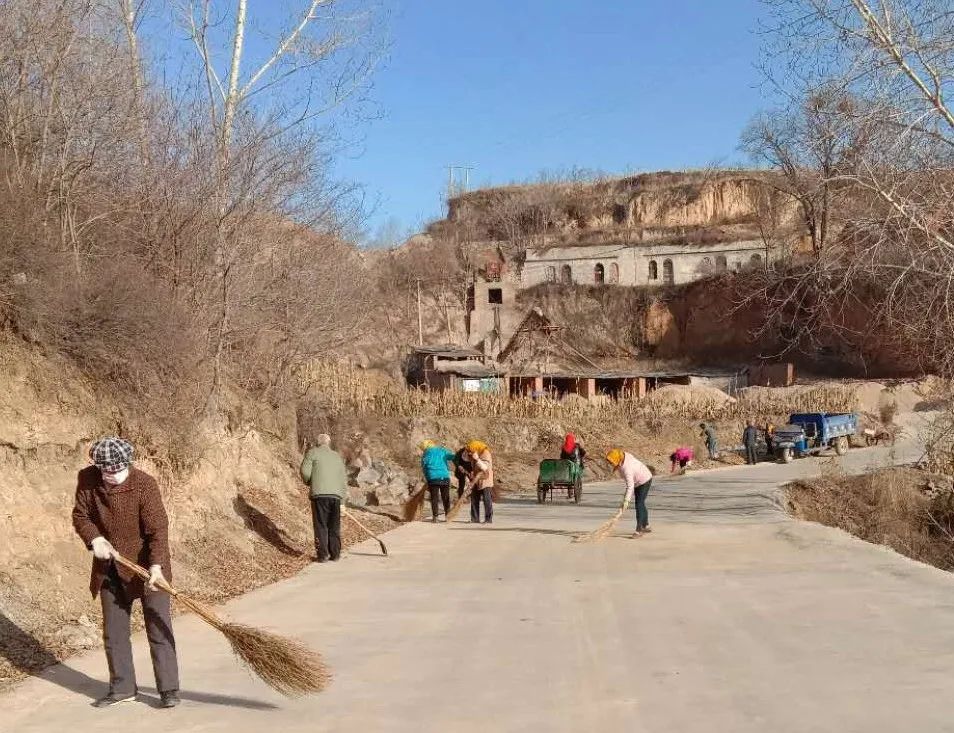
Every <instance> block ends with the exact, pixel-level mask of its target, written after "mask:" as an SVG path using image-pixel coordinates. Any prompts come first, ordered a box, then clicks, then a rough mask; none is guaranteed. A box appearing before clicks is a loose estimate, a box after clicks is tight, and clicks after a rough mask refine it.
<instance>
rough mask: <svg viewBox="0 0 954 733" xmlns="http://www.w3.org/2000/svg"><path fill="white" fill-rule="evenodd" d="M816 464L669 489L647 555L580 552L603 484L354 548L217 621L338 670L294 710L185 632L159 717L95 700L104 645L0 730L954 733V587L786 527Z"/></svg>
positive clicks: (848, 540) (658, 507)
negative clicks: (573, 499)
mask: <svg viewBox="0 0 954 733" xmlns="http://www.w3.org/2000/svg"><path fill="white" fill-rule="evenodd" d="M907 450H908V448H906V447H904V446H900V447H899V453H900V454H901V457H904V454H905V452H906V451H907ZM912 450H913V448H912ZM888 460H889V455H888V452H887V451H885V450H880V449H872V450H865V451H858V452H857V453H854V452H853V453H852V454H849V456H847V457H846V458H845V459H842V461H841V462H842V464H843V465H844V466H845V467H846V468H848V469H849V470H856V469H858V468H860V467H861V466H862V465H863V464H865V463H871V462H886V461H888ZM821 463H822V462H821V461H818V460H813V459H809V460H803V461H797V462H795V463H793V464H791V465H790V466H777V465H763V466H759V467H756V468H751V469H746V468H741V469H727V470H723V471H716V472H711V473H705V474H696V475H690V476H687V477H684V478H681V479H677V480H673V481H665V480H661V481H659V483H658V485H657V486H656V487H655V489H654V492H653V493H652V494H651V511H652V523H653V525H654V527H655V530H656V531H655V532H654V533H653V534H652V535H651V536H648V537H644V538H641V539H638V540H630V539H626V538H623V537H622V536H619V537H613V538H610V539H608V540H606V541H604V542H602V543H600V544H596V545H571V544H570V541H569V536H570V535H571V534H572V533H574V532H577V531H581V530H585V529H589V528H592V527H594V526H596V525H597V524H598V523H599V522H600V521H601V520H602V519H603V518H604V517H605V516H606V515H607V514H608V512H609V511H611V507H612V506H614V504H615V503H616V501H617V498H618V492H619V487H618V485H616V484H602V485H594V486H588V487H587V489H586V492H585V495H584V504H583V505H581V506H578V507H577V506H573V505H569V504H564V503H555V504H554V505H552V506H545V507H540V506H538V505H537V504H536V503H535V501H529V500H520V501H514V502H512V503H506V504H502V505H500V506H499V507H498V514H497V519H496V521H495V523H494V525H493V526H492V527H491V526H484V525H482V526H471V525H470V524H467V523H463V522H460V523H456V524H453V525H452V526H450V527H446V526H443V525H431V524H430V523H416V524H413V525H409V526H406V527H404V528H401V529H399V530H396V531H395V532H392V533H390V534H389V535H388V544H389V547H390V549H391V555H392V556H391V557H390V558H381V557H380V556H379V555H378V554H377V550H376V547H372V546H371V545H370V544H364V545H359V546H358V547H356V548H355V550H354V551H353V552H352V554H351V555H350V557H348V558H347V559H346V560H344V561H343V562H341V563H339V564H335V565H325V566H320V567H318V566H315V567H310V568H308V569H306V570H305V571H304V572H302V573H301V574H300V575H298V576H296V577H294V578H292V579H290V580H287V581H284V582H281V583H277V584H275V585H273V586H269V587H267V588H263V589H261V590H258V591H255V592H253V593H250V594H248V595H246V596H244V597H242V598H240V599H237V600H236V601H234V602H233V603H230V604H229V605H228V607H227V610H228V612H229V613H230V614H231V615H232V616H233V617H235V618H236V619H241V620H242V621H245V622H248V623H253V624H261V625H264V626H268V627H271V628H274V629H276V630H278V631H280V632H283V633H288V634H295V635H298V636H300V637H302V638H304V639H306V640H307V641H309V642H310V643H311V644H313V645H314V646H315V647H316V648H319V649H321V650H322V651H323V652H324V653H325V655H326V658H327V661H328V662H329V663H330V665H331V666H332V667H333V669H334V671H335V675H336V680H335V681H334V683H333V684H332V686H331V687H330V688H329V689H328V690H327V691H326V692H325V693H323V694H322V695H319V696H317V697H313V698H310V699H305V700H298V701H286V700H283V699H282V698H280V697H278V696H277V695H275V694H273V693H272V692H270V691H269V690H268V689H266V688H265V687H263V686H262V685H261V684H260V683H259V682H258V681H257V680H256V679H254V678H252V677H250V676H249V675H248V674H246V673H245V672H244V671H243V670H242V669H241V668H239V667H238V666H237V665H236V664H235V663H234V662H233V660H232V658H231V655H230V653H229V650H228V649H227V647H226V646H225V644H224V643H223V642H222V641H221V640H220V639H219V638H218V636H217V635H216V634H215V633H214V632H212V631H211V630H209V629H207V628H206V627H204V626H203V625H201V624H200V623H199V622H197V621H196V620H195V619H192V618H183V619H180V620H179V621H178V624H177V635H178V641H179V646H180V650H181V662H182V668H183V669H182V678H183V684H184V690H183V698H184V699H185V702H184V704H183V705H182V706H181V707H179V708H178V709H176V710H173V711H163V710H153V709H150V707H148V705H149V704H155V694H154V692H153V691H152V690H151V689H150V688H149V687H145V688H144V691H145V693H146V695H145V696H144V697H143V700H144V702H143V703H142V704H132V705H126V706H122V707H121V708H120V709H113V710H106V711H101V710H94V709H92V708H90V707H89V704H88V703H89V698H91V697H92V696H94V695H97V694H99V693H101V692H102V691H103V684H102V682H101V680H102V678H103V675H104V673H105V664H104V661H103V659H102V657H101V652H96V653H91V654H89V655H86V656H83V657H80V658H77V659H74V660H71V661H70V662H69V664H68V665H62V666H60V667H57V668H55V669H53V670H52V671H50V672H49V673H48V674H47V675H46V678H45V679H33V680H30V681H28V682H27V683H25V684H23V685H21V686H20V687H19V688H18V689H17V690H15V691H13V692H12V693H9V694H7V695H5V696H3V697H2V698H0V705H2V708H3V710H4V715H3V720H2V722H0V729H2V730H5V731H6V730H9V731H17V733H27V732H28V731H43V732H44V733H45V732H46V731H54V730H61V729H63V728H66V727H69V728H77V729H91V728H92V727H93V726H94V725H96V724H97V723H98V724H104V722H105V721H106V719H107V718H108V725H109V726H111V727H117V726H119V727H122V726H128V727H129V728H130V729H132V728H135V729H136V730H139V731H168V730H173V729H174V730H176V731H180V732H181V733H187V732H198V731H202V732H203V733H211V732H213V731H228V732H229V733H243V732H244V731H249V732H251V731H260V730H263V729H265V728H266V726H267V727H268V728H270V729H273V730H281V731H344V730H355V731H360V730H367V731H414V732H415V733H417V732H419V731H422V730H441V729H445V730H453V731H455V732H460V731H481V732H483V731H487V730H495V731H526V730H546V731H567V732H569V731H574V732H575V731H580V730H600V731H617V730H618V731H622V730H625V731H630V732H631V731H653V732H654V733H655V732H658V731H668V730H672V731H676V730H678V731H706V732H707V733H708V732H709V731H713V730H727V731H728V730H731V731H766V730H772V731H793V732H794V731H798V733H805V732H806V731H822V730H825V731H827V730H844V731H861V730H864V731H866V732H870V731H886V732H888V731H891V732H893V731H897V730H907V729H918V730H930V731H941V730H954V722H952V719H951V715H950V706H949V702H948V701H949V700H950V699H951V697H952V695H954V677H952V676H951V674H950V670H951V669H952V668H954V603H952V601H951V599H952V597H954V577H952V576H951V575H949V574H946V573H943V572H941V571H938V570H936V569H933V568H930V567H927V566H924V565H920V564H918V563H915V562H913V561H910V560H908V559H906V558H903V557H901V556H899V555H897V554H895V553H894V552H892V551H890V550H887V549H884V548H881V547H877V546H873V545H869V544H866V543H864V542H861V541H860V540H856V539H854V538H852V537H850V536H848V535H846V534H844V533H843V532H840V531H838V530H833V529H829V528H826V527H822V526H820V525H814V524H807V523H800V522H796V521H794V520H791V519H789V518H788V517H787V516H785V515H784V514H782V513H781V512H780V511H779V510H778V509H777V507H776V504H775V490H776V487H777V486H778V484H779V483H780V482H783V481H785V480H787V479H789V478H792V477H794V476H796V475H808V474H811V473H812V472H815V471H818V470H819V469H820V466H821ZM631 521H632V517H631V516H630V517H627V518H626V526H625V527H623V526H621V528H620V534H622V532H623V531H625V530H628V529H629V524H630V523H631ZM136 641H137V650H138V654H137V664H138V668H139V670H140V672H141V683H143V684H144V685H148V684H151V673H150V670H149V663H148V652H147V648H146V646H145V643H144V640H143V639H142V638H137V640H136Z"/></svg>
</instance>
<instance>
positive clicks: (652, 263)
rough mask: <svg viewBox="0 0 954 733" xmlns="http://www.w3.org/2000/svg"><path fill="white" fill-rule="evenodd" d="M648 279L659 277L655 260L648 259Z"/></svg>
mask: <svg viewBox="0 0 954 733" xmlns="http://www.w3.org/2000/svg"><path fill="white" fill-rule="evenodd" d="M649 279H650V280H658V279H659V267H658V266H657V265H656V260H650V261H649Z"/></svg>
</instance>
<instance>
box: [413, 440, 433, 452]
mask: <svg viewBox="0 0 954 733" xmlns="http://www.w3.org/2000/svg"><path fill="white" fill-rule="evenodd" d="M435 445H437V443H435V442H434V441H433V440H422V441H421V444H420V445H419V446H417V447H418V448H420V449H421V450H427V449H428V448H433V447H434V446H435Z"/></svg>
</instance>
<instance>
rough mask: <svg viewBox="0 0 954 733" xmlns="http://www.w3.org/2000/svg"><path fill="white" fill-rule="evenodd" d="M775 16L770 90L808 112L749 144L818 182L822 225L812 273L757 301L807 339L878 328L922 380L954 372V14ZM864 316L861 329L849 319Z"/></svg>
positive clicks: (854, 5)
mask: <svg viewBox="0 0 954 733" xmlns="http://www.w3.org/2000/svg"><path fill="white" fill-rule="evenodd" d="M767 4H768V5H769V7H770V9H771V12H772V19H773V25H772V26H771V28H770V29H769V31H770V32H769V34H768V38H769V46H768V49H769V52H770V53H773V54H778V56H777V59H775V60H773V62H772V63H771V64H770V65H768V66H769V69H768V71H769V78H770V79H771V81H772V82H773V83H774V84H775V85H776V86H777V87H778V88H779V89H781V90H783V91H784V92H785V93H787V94H789V95H791V96H792V97H793V98H794V99H796V100H799V114H798V115H796V116H794V118H793V117H791V116H790V117H789V118H788V119H787V120H785V121H783V123H782V125H781V126H782V129H788V130H795V131H797V133H798V134H795V135H791V134H789V135H778V136H776V135H774V134H766V131H767V130H773V129H774V128H770V127H769V128H762V130H761V131H757V133H756V134H755V135H754V136H753V137H754V139H755V140H757V141H758V142H759V146H760V147H759V149H760V150H762V151H771V153H770V154H774V155H775V162H776V163H777V164H778V165H779V166H780V167H781V169H782V172H783V176H784V175H785V171H786V170H788V171H789V173H790V175H789V179H790V180H791V179H793V178H795V177H796V176H795V174H798V178H799V179H800V180H801V181H802V182H804V181H805V180H808V181H809V182H810V185H808V186H805V185H802V186H800V190H801V193H802V196H803V197H804V194H805V193H806V192H808V193H811V194H812V196H811V197H809V203H810V204H811V205H812V206H815V204H817V203H819V202H820V203H821V204H822V205H823V208H824V212H823V213H824V214H825V216H827V223H825V227H824V229H825V232H826V234H825V240H824V241H825V246H824V248H823V249H822V250H821V251H820V252H818V251H817V250H816V255H817V257H816V262H815V263H814V264H813V265H812V266H811V267H809V268H802V269H800V270H799V271H798V272H797V273H795V272H792V273H788V274H786V275H785V276H784V277H783V278H782V279H781V280H778V279H776V281H774V282H767V283H766V284H765V287H764V288H762V289H761V290H760V291H759V292H760V295H759V297H762V296H770V297H769V298H768V299H769V302H770V303H772V304H773V305H772V306H770V309H774V312H775V313H776V314H780V313H782V312H783V311H784V312H787V313H788V314H789V317H792V315H793V314H799V316H800V317H801V318H802V320H803V323H806V324H808V325H807V326H805V327H803V328H801V329H799V330H800V331H802V332H804V331H806V329H807V328H809V327H813V326H814V327H820V326H821V325H822V323H828V324H849V323H851V322H852V321H854V326H853V328H854V329H856V335H858V332H860V331H862V330H864V329H870V328H872V327H876V328H878V329H879V330H880V331H882V332H886V333H888V334H890V335H891V336H892V337H893V338H895V339H896V342H897V343H896V344H895V347H896V348H898V349H900V350H901V351H902V352H910V354H911V355H912V358H914V359H916V360H918V361H920V362H922V363H923V364H924V366H925V367H926V368H939V369H942V370H943V371H945V372H946V373H954V358H952V354H954V349H952V347H954V316H952V314H954V302H952V300H951V295H952V294H954V219H952V206H951V204H952V202H954V176H952V170H954V117H952V114H951V107H950V105H949V102H948V98H949V95H950V93H951V92H952V89H954V9H952V8H951V6H950V3H949V2H946V1H945V0H881V1H879V2H877V3H874V2H869V1H868V0H849V1H848V2H842V1H841V0H768V2H767ZM829 90H837V96H836V97H835V99H834V100H833V101H834V103H826V104H824V105H821V106H820V107H809V108H808V110H809V111H810V112H812V114H814V113H815V112H816V111H817V110H821V111H823V112H824V114H823V116H822V118H821V119H820V123H821V124H816V123H813V124H806V119H814V118H812V117H809V118H806V117H805V116H804V110H805V107H804V105H805V104H811V103H812V101H813V100H816V99H818V95H819V94H830V91H829ZM829 98H830V97H829ZM778 141H781V144H779V142H778ZM793 141H794V142H793ZM833 143H834V144H833ZM792 150H794V151H796V152H800V153H804V152H805V151H811V153H812V154H811V155H795V154H790V152H791V151H792ZM779 151H781V152H779ZM819 153H821V154H819ZM789 160H791V161H794V163H791V164H790V163H788V161H789ZM786 166H787V168H786ZM835 190H837V191H838V192H839V195H840V196H841V201H840V204H839V206H840V211H839V212H838V221H839V224H838V227H837V238H836V239H832V235H833V234H835V233H836V230H835V228H834V227H832V224H831V209H830V208H829V207H828V206H827V203H828V202H830V201H831V198H830V194H831V192H832V191H835ZM826 193H827V195H828V196H829V198H826ZM807 208H810V207H807ZM809 219H810V220H811V221H812V224H811V227H812V228H813V229H817V230H818V231H819V232H820V231H821V222H817V221H816V220H817V219H818V217H817V216H813V217H809ZM782 283H786V284H784V286H783V284H782ZM859 310H864V311H867V313H866V315H865V317H864V319H863V320H862V321H861V323H860V324H859V323H858V321H859V319H851V318H846V317H845V315H846V314H849V313H851V312H852V311H859ZM809 314H811V316H810V317H809ZM819 318H820V319H821V320H819ZM846 327H847V326H846Z"/></svg>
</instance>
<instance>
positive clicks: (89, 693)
mask: <svg viewBox="0 0 954 733" xmlns="http://www.w3.org/2000/svg"><path fill="white" fill-rule="evenodd" d="M0 656H2V657H3V658H4V659H6V660H7V661H8V662H9V663H10V665H11V666H12V667H13V668H14V669H16V670H18V671H20V672H23V673H24V674H27V675H30V676H34V677H39V678H40V679H43V680H46V681H47V682H52V683H53V684H55V685H59V686H60V687H62V688H63V689H65V690H69V691H70V692H72V693H74V694H76V695H81V696H83V697H86V698H88V699H90V700H95V699H96V698H97V697H99V696H101V695H104V694H106V690H107V687H108V684H107V682H106V681H105V680H97V679H94V678H92V677H90V676H89V675H88V674H85V673H84V672H80V671H79V670H76V669H73V668H72V667H70V666H68V665H66V664H63V663H62V662H60V660H59V659H57V657H56V655H55V654H53V652H51V651H50V650H49V649H47V647H46V646H45V645H44V644H43V642H42V641H40V640H39V639H37V638H36V637H35V636H34V635H33V634H31V633H30V632H29V631H25V630H24V629H21V628H20V626H18V625H17V624H16V622H14V621H13V620H12V619H10V618H9V617H7V616H6V615H4V614H3V613H0ZM105 671H106V660H105V659H104V660H103V672H104V674H105ZM139 691H140V692H141V693H142V692H144V693H152V694H153V695H155V697H152V698H150V697H148V696H144V697H145V701H146V703H147V704H149V705H152V706H153V707H158V705H159V697H158V695H159V693H158V692H156V690H155V688H152V687H140V688H139ZM179 696H180V697H181V698H182V699H183V700H191V701H193V702H198V703H204V704H206V705H225V706H228V707H235V708H245V709H249V710H273V709H275V708H276V707H277V706H275V705H273V704H272V703H269V702H262V701H259V700H251V699H249V698H245V697H232V696H231V695H217V694H214V693H208V692H194V691H190V690H181V691H180V692H179Z"/></svg>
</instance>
